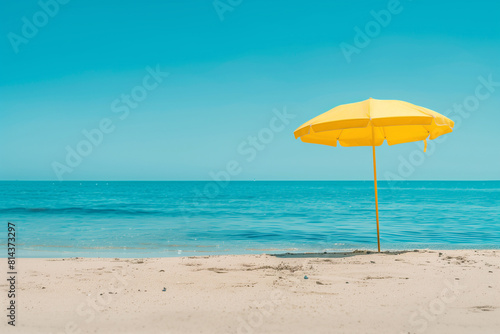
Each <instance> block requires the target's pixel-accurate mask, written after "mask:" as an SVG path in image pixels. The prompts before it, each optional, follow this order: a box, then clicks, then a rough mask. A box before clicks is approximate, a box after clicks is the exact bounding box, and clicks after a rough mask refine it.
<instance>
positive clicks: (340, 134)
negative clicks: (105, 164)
mask: <svg viewBox="0 0 500 334" xmlns="http://www.w3.org/2000/svg"><path fill="white" fill-rule="evenodd" d="M342 132H344V129H340V133H339V136H338V137H337V141H338V140H340V136H342Z"/></svg>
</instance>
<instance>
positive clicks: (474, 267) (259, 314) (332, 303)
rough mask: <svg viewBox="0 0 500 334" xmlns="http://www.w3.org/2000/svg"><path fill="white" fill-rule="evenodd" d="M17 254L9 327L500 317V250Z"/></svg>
mask: <svg viewBox="0 0 500 334" xmlns="http://www.w3.org/2000/svg"><path fill="white" fill-rule="evenodd" d="M17 261H18V262H17V266H18V283H17V289H18V295H17V298H16V303H17V305H18V308H17V315H18V317H17V325H16V327H15V329H13V328H11V326H8V327H7V324H6V321H4V322H3V323H2V324H1V325H0V328H6V329H7V332H8V333H10V332H16V333H33V332H36V333H95V332H97V333H137V332H140V333H166V332H167V333H214V332H222V333H269V332H272V333H308V332H315V333H330V332H332V331H333V332H338V333H381V332H385V333H408V332H410V333H470V332H481V333H494V332H496V331H497V330H498V328H500V317H499V315H500V283H499V282H500V250H491V249H487V250H479V249H478V250H418V251H405V252H393V253H390V252H382V253H377V252H371V251H357V252H337V253H326V254H324V253H302V254H278V255H264V254H263V255H210V256H208V255H207V256H196V257H194V256H190V257H169V258H82V257H78V258H18V259H17ZM5 283H7V282H5ZM5 283H2V284H0V286H2V289H6V284H5ZM4 302H6V301H4ZM1 306H2V307H3V306H4V305H1ZM2 332H3V330H2Z"/></svg>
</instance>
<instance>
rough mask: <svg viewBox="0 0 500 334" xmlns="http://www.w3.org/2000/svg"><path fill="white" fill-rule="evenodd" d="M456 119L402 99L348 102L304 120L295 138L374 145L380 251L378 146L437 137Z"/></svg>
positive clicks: (309, 140) (330, 143)
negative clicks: (376, 159) (376, 152)
mask: <svg viewBox="0 0 500 334" xmlns="http://www.w3.org/2000/svg"><path fill="white" fill-rule="evenodd" d="M453 125H454V123H453V121H452V120H451V119H449V118H447V117H445V116H443V115H441V114H439V113H437V112H435V111H432V110H429V109H427V108H423V107H419V106H416V105H414V104H411V103H408V102H404V101H398V100H376V99H372V98H369V99H368V100H365V101H361V102H356V103H350V104H344V105H340V106H338V107H335V108H333V109H331V110H329V111H327V112H325V113H324V114H321V115H319V116H317V117H315V118H313V119H311V120H310V121H308V122H306V123H304V124H302V125H301V126H299V127H298V128H297V130H295V132H294V135H295V139H297V138H300V139H301V140H302V141H303V142H305V143H313V144H322V145H329V146H337V143H339V144H340V145H341V146H347V147H350V146H371V147H372V148H373V149H372V151H373V174H374V182H375V210H376V217H377V241H378V251H379V252H380V232H379V220H378V194H377V164H376V161H375V146H380V145H382V144H383V143H384V141H387V144H389V145H395V144H401V143H408V142H413V141H419V140H422V141H424V152H425V150H426V148H427V139H435V138H437V137H439V136H441V135H444V134H446V133H449V132H452V131H453Z"/></svg>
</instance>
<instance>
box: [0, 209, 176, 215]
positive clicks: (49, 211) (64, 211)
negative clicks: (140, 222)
mask: <svg viewBox="0 0 500 334" xmlns="http://www.w3.org/2000/svg"><path fill="white" fill-rule="evenodd" d="M0 213H20V214H24V213H43V214H67V213H75V214H129V215H134V214H139V215H148V214H151V215H159V214H169V213H171V212H168V211H160V210H140V209H97V208H81V207H70V208H3V209H0ZM174 214H176V213H174ZM177 214H178V213H177Z"/></svg>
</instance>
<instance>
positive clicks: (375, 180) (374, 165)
mask: <svg viewBox="0 0 500 334" xmlns="http://www.w3.org/2000/svg"><path fill="white" fill-rule="evenodd" d="M372 150H373V181H374V182H375V211H376V213H377V243H378V252H379V253H380V231H379V227H378V194H377V162H376V160H375V128H374V127H373V125H372Z"/></svg>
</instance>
